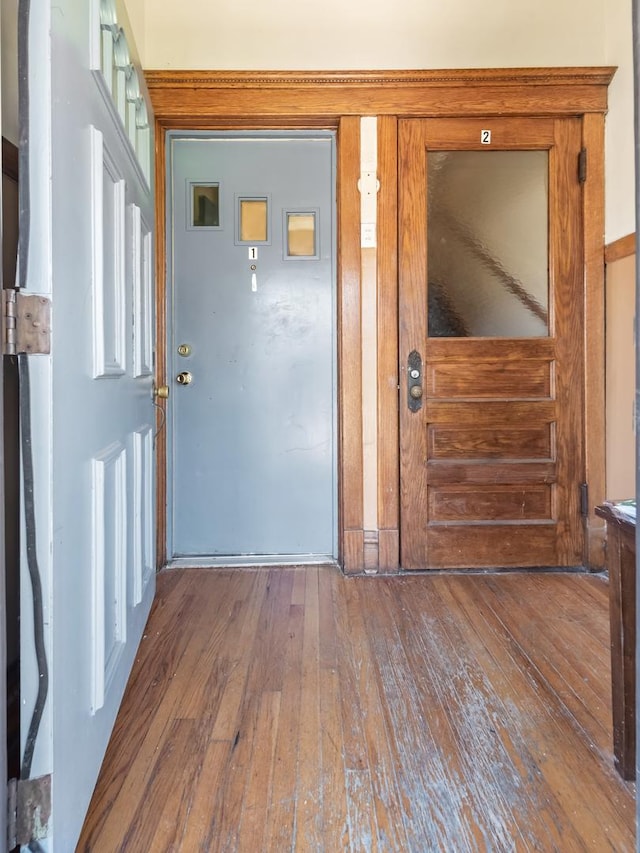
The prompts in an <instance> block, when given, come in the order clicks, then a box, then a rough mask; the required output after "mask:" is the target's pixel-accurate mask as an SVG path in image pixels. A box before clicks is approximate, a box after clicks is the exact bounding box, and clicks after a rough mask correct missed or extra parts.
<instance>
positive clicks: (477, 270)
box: [427, 151, 549, 337]
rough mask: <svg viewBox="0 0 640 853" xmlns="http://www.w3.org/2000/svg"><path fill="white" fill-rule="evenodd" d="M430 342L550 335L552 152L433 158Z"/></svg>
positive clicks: (429, 185) (447, 154) (436, 154)
mask: <svg viewBox="0 0 640 853" xmlns="http://www.w3.org/2000/svg"><path fill="white" fill-rule="evenodd" d="M427 173H428V176H427V190H428V207H427V242H428V245H427V269H428V294H429V295H428V320H429V335H431V336H436V337H536V336H544V335H547V334H548V333H549V323H548V309H549V277H548V243H549V239H548V231H549V226H548V153H547V152H546V151H437V152H429V153H428V155H427Z"/></svg>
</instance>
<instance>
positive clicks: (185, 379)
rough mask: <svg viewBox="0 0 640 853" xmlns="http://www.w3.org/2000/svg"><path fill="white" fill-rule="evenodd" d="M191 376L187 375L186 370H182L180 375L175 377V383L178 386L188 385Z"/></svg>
mask: <svg viewBox="0 0 640 853" xmlns="http://www.w3.org/2000/svg"><path fill="white" fill-rule="evenodd" d="M192 379H193V376H192V375H191V374H190V373H189V371H188V370H183V371H182V373H179V374H178V375H177V376H176V382H177V383H178V385H190V384H191V380H192Z"/></svg>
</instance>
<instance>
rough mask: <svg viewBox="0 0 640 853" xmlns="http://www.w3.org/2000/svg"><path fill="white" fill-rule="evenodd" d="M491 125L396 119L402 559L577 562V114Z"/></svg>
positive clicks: (453, 563)
mask: <svg viewBox="0 0 640 853" xmlns="http://www.w3.org/2000/svg"><path fill="white" fill-rule="evenodd" d="M485 122H486V120H484V121H482V124H483V125H484V124H485ZM492 123H493V126H494V128H495V130H496V132H495V133H494V134H493V147H494V148H495V149H500V148H502V149H503V150H491V151H484V150H482V143H481V141H480V138H481V137H480V125H478V126H476V123H474V122H471V123H469V122H467V121H465V120H449V119H443V120H407V121H404V122H401V128H400V141H401V144H400V155H401V156H400V181H401V186H400V229H401V233H400V247H401V254H400V311H401V323H400V338H401V350H400V351H401V358H402V359H403V363H402V364H401V369H402V368H403V369H406V364H405V363H404V362H405V361H406V359H407V357H408V354H409V353H410V352H411V351H413V350H416V351H418V352H420V353H421V354H422V357H423V365H424V366H423V377H422V382H423V394H424V396H423V398H422V400H421V406H420V408H419V410H418V411H411V410H410V408H409V406H408V404H407V389H406V387H405V386H404V385H401V388H402V395H403V396H404V400H402V401H401V418H400V421H401V442H400V448H401V449H400V456H401V561H402V565H403V567H404V568H415V569H420V568H475V567H484V566H496V567H512V566H563V565H577V564H579V563H580V560H581V554H582V551H581V548H582V528H581V522H580V515H579V507H578V483H579V481H580V471H581V462H582V439H581V429H580V412H581V406H582V390H581V388H582V385H581V374H580V365H581V363H582V359H581V356H582V334H581V329H582V302H581V296H582V290H581V285H582V279H581V270H582V262H583V260H582V242H581V236H580V234H581V230H580V223H581V219H580V217H581V213H580V188H579V183H578V181H577V169H576V164H577V156H578V152H579V150H580V142H581V140H580V122H579V120H573V119H550V120H541V121H540V122H539V123H538V127H539V129H540V135H539V138H538V139H536V137H535V128H534V127H533V126H532V124H531V122H529V121H527V120H524V121H522V120H519V119H504V120H501V121H499V122H492ZM520 131H521V132H522V133H521V136H520V135H519V132H520ZM474 148H475V149H477V150H473V149H474ZM502 163H504V164H505V166H504V174H503V175H502V177H500V178H499V177H498V175H499V173H500V170H501V169H502V166H501V164H502ZM567 247H571V251H567ZM434 291H435V292H436V299H439V305H438V306H437V308H436V310H437V311H438V312H439V317H438V318H434V317H432V316H430V315H431V312H432V310H433V307H434V304H436V300H434ZM443 306H444V309H445V310H444V311H443ZM447 311H448V314H447ZM428 315H429V316H428ZM443 318H444V320H445V321H446V323H447V324H448V325H447V326H446V327H444V326H441V327H440V328H439V329H438V328H435V319H439V320H440V321H442V320H443ZM451 318H452V319H451ZM449 321H450V322H449ZM405 385H406V383H405ZM414 408H415V407H414Z"/></svg>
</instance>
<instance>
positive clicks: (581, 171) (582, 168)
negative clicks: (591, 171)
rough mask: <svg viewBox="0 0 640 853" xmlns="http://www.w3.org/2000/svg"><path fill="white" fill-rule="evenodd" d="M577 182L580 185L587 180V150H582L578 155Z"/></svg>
mask: <svg viewBox="0 0 640 853" xmlns="http://www.w3.org/2000/svg"><path fill="white" fill-rule="evenodd" d="M578 180H579V181H580V183H581V184H584V182H585V181H586V180H587V149H586V148H582V149H581V151H580V153H579V154H578Z"/></svg>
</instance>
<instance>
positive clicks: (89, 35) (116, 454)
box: [20, 0, 155, 851]
mask: <svg viewBox="0 0 640 853" xmlns="http://www.w3.org/2000/svg"><path fill="white" fill-rule="evenodd" d="M32 7H33V9H32V14H31V16H30V24H29V26H30V32H29V42H30V47H31V50H32V59H33V61H32V62H31V63H30V66H29V68H30V70H29V79H28V88H29V101H30V110H29V119H30V122H31V134H30V147H29V168H28V176H29V178H30V196H29V198H28V207H29V208H30V211H31V237H30V240H29V244H28V260H29V263H28V269H27V268H26V267H23V266H22V259H23V257H22V256H21V268H22V275H23V276H24V278H23V279H22V280H21V284H22V285H24V286H25V289H26V290H29V291H34V292H36V293H44V294H46V295H49V296H50V297H51V300H52V305H53V328H52V336H51V355H50V356H47V355H29V356H21V359H23V360H26V361H27V363H28V367H29V373H30V379H31V394H30V405H31V409H32V417H31V422H32V434H31V436H30V442H31V445H32V448H33V474H34V482H33V495H34V497H35V513H34V514H35V526H32V525H31V523H30V521H28V522H27V524H28V535H27V536H26V537H25V539H26V541H27V542H29V541H31V537H33V538H34V541H35V543H36V547H34V549H33V551H37V557H38V564H39V570H40V575H41V578H42V587H43V603H44V627H43V630H44V638H45V646H46V652H47V661H48V668H49V692H48V696H47V698H46V706H45V708H44V715H43V718H42V723H41V725H40V729H39V732H38V735H37V739H36V746H35V752H34V756H33V766H32V768H31V775H32V776H40V775H49V774H50V775H51V791H52V815H51V821H50V824H49V836H48V838H47V840H46V841H45V842H43V843H44V844H45V846H46V849H47V850H50V851H68V850H73V849H74V848H75V844H76V841H77V838H78V836H79V833H80V829H81V827H82V822H83V820H84V815H85V813H86V809H87V806H88V803H89V800H90V798H91V794H92V791H93V787H94V784H95V781H96V778H97V775H98V772H99V769H100V765H101V763H102V759H103V757H104V752H105V749H106V746H107V743H108V741H109V737H110V735H111V731H112V727H113V723H114V721H115V717H116V714H117V711H118V708H119V705H120V701H121V698H122V695H123V692H124V689H125V685H126V683H127V679H128V676H129V672H130V669H131V665H132V663H133V659H134V656H135V653H136V650H137V648H138V644H139V641H140V638H141V636H142V632H143V629H144V625H145V623H146V619H147V616H148V613H149V609H150V606H151V602H152V599H153V594H154V588H155V583H154V579H155V557H154V554H153V547H152V543H153V529H154V513H153V494H154V467H153V466H154V460H153V453H152V442H153V434H154V422H155V409H154V406H153V396H152V384H153V377H152V375H151V366H150V362H151V354H150V353H151V350H152V348H153V324H152V304H151V302H150V299H151V293H150V289H149V285H150V281H151V279H150V277H149V276H150V269H151V264H152V257H151V253H152V248H151V244H152V235H151V229H150V227H149V223H152V222H153V221H154V199H153V190H152V186H151V185H150V183H149V182H148V180H147V179H146V178H145V174H144V165H143V164H145V158H144V157H142V154H143V150H142V148H139V147H137V146H138V144H140V145H142V146H146V145H149V144H151V139H150V132H149V128H148V126H147V127H144V124H145V122H144V120H143V116H142V115H141V112H142V107H141V105H142V106H144V96H143V93H141V92H140V91H137V92H136V91H133V90H134V88H135V87H134V83H135V80H136V79H141V72H140V70H139V68H138V70H137V71H136V69H135V68H134V67H133V64H130V63H129V54H128V50H127V48H126V44H125V38H126V39H128V42H129V46H130V47H132V40H131V33H130V32H129V31H128V27H127V22H126V20H125V19H123V18H120V17H116V18H115V19H112V20H108V21H107V20H106V19H105V17H104V16H105V15H106V16H108V15H110V14H113V15H115V14H116V12H115V4H113V3H106V2H105V3H100V2H99V0H91V2H86V0H63V2H60V3H57V4H56V5H55V6H54V7H51V6H50V5H47V4H42V3H40V4H37V10H38V14H35V8H36V7H35V6H33V4H32ZM52 8H53V13H52V15H51V18H49V12H50V10H51V9H52ZM118 14H119V13H118ZM101 15H102V17H101ZM101 22H102V24H104V26H101ZM122 27H124V28H126V29H127V32H126V35H125V33H124V31H123V29H121V28H122ZM114 39H117V41H118V52H117V56H115V55H114V52H113V50H111V52H108V51H106V49H105V48H106V46H107V45H110V46H111V47H113V44H111V42H113V41H114ZM125 58H126V61H125ZM114 62H115V64H114ZM138 75H139V77H138ZM125 89H126V95H127V97H125ZM52 92H53V96H52ZM132 105H133V107H134V110H135V109H138V113H139V114H138V118H137V121H131V120H130V118H127V116H129V111H130V109H131V107H132ZM22 118H23V119H24V116H23V117H22ZM134 142H135V145H134ZM146 166H147V167H148V156H147V158H146ZM21 168H22V167H21ZM147 174H149V172H148V171H147ZM22 177H23V176H22V172H21V182H22ZM22 226H23V222H21V228H22ZM25 234H26V230H22V231H21V236H20V240H21V243H22V241H23V239H24V237H25ZM24 245H25V247H26V244H24ZM145 265H146V266H145ZM134 348H135V350H136V352H135V353H134ZM21 363H22V362H21ZM24 375H26V374H24ZM30 491H31V489H30V488H29V487H28V484H27V497H28V496H29V492H30ZM33 556H34V554H33V553H31V554H30V555H29V564H30V565H32V558H33ZM21 572H22V591H23V595H22V597H21V603H22V615H21V631H22V637H21V642H22V666H23V669H22V676H23V677H22V683H21V689H22V711H23V719H22V721H21V730H22V732H23V733H26V732H27V731H28V729H29V726H30V723H31V715H32V713H33V710H34V704H35V694H36V691H37V689H38V685H39V684H41V683H42V681H41V674H40V671H41V670H39V667H40V666H41V662H40V661H36V660H35V657H34V654H33V644H34V639H33V638H34V625H33V605H32V595H31V586H30V582H29V573H28V571H27V561H26V555H23V565H22V567H21ZM35 627H36V629H37V627H38V626H35ZM44 829H45V831H46V827H45V828H44Z"/></svg>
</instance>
